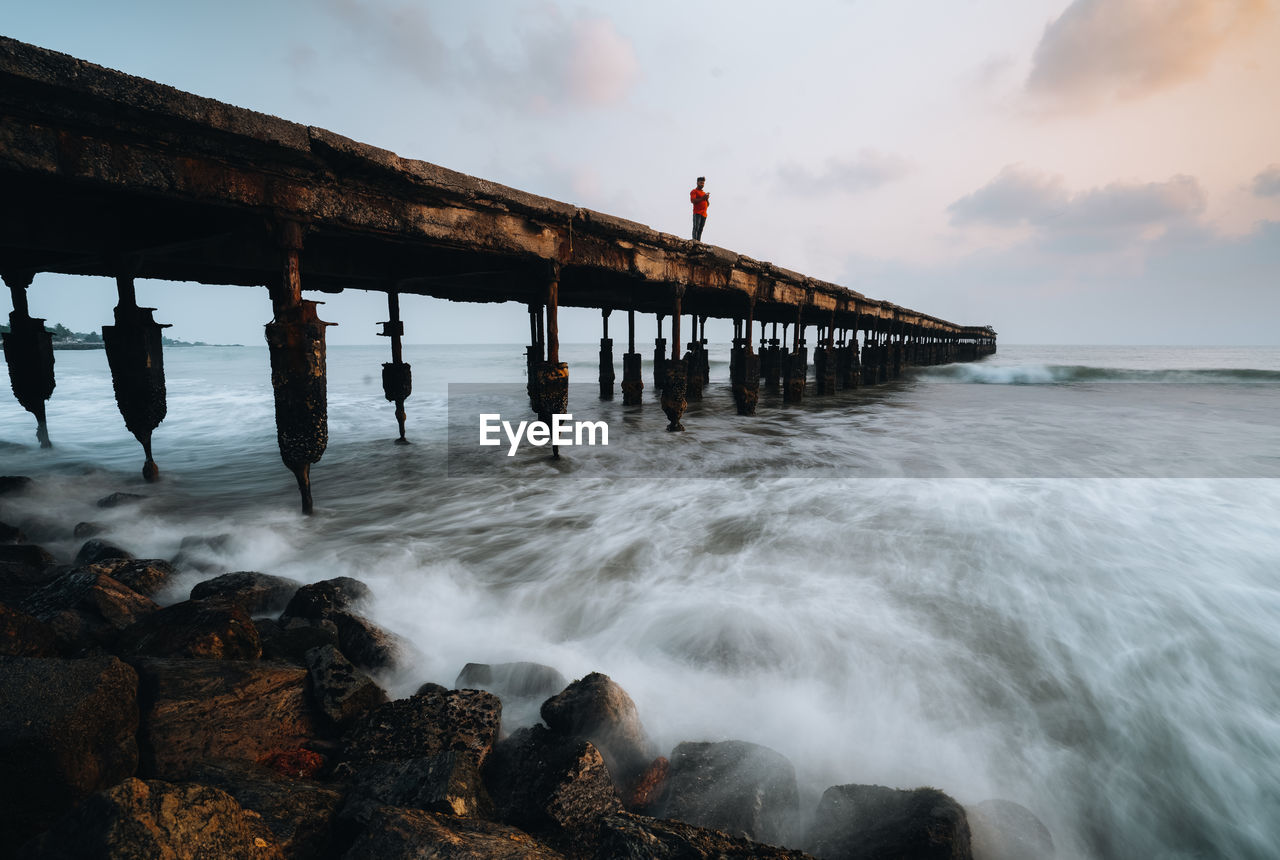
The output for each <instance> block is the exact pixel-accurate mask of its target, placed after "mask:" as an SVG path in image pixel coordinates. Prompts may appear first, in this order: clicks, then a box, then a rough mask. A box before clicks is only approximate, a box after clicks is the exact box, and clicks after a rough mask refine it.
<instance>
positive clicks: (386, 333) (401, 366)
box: [378, 290, 413, 445]
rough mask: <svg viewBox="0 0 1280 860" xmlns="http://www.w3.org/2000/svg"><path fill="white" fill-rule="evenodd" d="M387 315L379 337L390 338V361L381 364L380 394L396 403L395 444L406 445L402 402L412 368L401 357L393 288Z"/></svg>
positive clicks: (400, 325) (397, 298) (401, 328)
mask: <svg viewBox="0 0 1280 860" xmlns="http://www.w3.org/2000/svg"><path fill="white" fill-rule="evenodd" d="M387 315H388V316H390V317H391V319H389V320H387V321H386V322H384V323H382V331H380V332H378V334H379V336H381V337H389V338H391V361H390V362H387V363H384V364H383V365H382V394H383V396H384V397H386V398H387V400H388V401H389V402H392V403H394V404H395V405H396V424H398V425H399V427H400V438H399V439H397V440H396V444H397V445H408V444H409V440H408V439H406V438H405V437H404V422H405V419H406V418H407V417H408V416H407V415H406V414H405V411H404V402H405V401H406V400H408V399H409V395H410V394H412V393H413V368H411V367H410V366H409V365H408V364H407V363H406V362H405V361H404V360H403V359H404V354H403V352H402V348H401V342H400V339H401V338H403V337H404V323H403V322H401V321H400V294H399V293H397V292H396V291H394V290H391V291H389V292H388V293H387Z"/></svg>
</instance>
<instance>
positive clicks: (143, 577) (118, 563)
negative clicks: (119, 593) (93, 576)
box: [87, 558, 176, 597]
mask: <svg viewBox="0 0 1280 860" xmlns="http://www.w3.org/2000/svg"><path fill="white" fill-rule="evenodd" d="M87 568H88V569H89V570H92V571H93V572H94V573H105V574H106V575H107V576H109V577H111V578H112V579H114V580H115V581H116V582H119V583H122V584H123V585H127V586H128V587H129V588H132V589H133V590H134V591H136V592H138V593H139V594H143V595H146V596H147V597H155V596H156V595H157V594H159V593H160V592H161V591H162V590H163V589H164V587H165V586H166V585H168V584H169V583H170V582H172V581H173V577H174V576H175V574H176V571H175V570H174V569H173V565H171V564H169V562H167V561H165V560H164V559H162V558H133V559H125V558H113V559H109V560H107V561H100V562H97V563H96V564H91V565H87Z"/></svg>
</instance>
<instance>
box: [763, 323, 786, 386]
mask: <svg viewBox="0 0 1280 860" xmlns="http://www.w3.org/2000/svg"><path fill="white" fill-rule="evenodd" d="M786 339H787V324H786V323H783V325H782V340H779V339H778V323H777V322H776V321H775V322H774V324H773V337H771V338H770V339H769V346H768V348H767V349H766V350H765V353H764V355H763V356H762V357H761V363H762V364H763V367H762V368H761V373H762V375H763V376H764V384H765V385H767V386H769V388H771V389H773V388H777V387H778V381H779V380H780V379H781V378H782V341H784V340H786Z"/></svg>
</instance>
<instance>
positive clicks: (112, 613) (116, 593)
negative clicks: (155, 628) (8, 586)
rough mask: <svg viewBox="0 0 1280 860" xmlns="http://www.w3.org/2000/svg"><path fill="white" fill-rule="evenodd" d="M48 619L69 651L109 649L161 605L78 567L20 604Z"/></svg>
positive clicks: (61, 643)
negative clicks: (123, 634) (128, 630)
mask: <svg viewBox="0 0 1280 860" xmlns="http://www.w3.org/2000/svg"><path fill="white" fill-rule="evenodd" d="M18 608H19V609H21V610H23V611H24V612H27V613H29V614H30V615H33V616H35V617H36V618H39V619H40V620H41V621H45V622H47V623H48V624H49V625H50V626H51V627H53V630H54V633H55V634H56V635H57V637H58V641H59V647H60V649H61V650H63V651H64V652H65V653H68V654H78V653H87V652H91V651H93V650H94V648H109V647H111V646H112V645H113V643H114V642H115V640H116V637H117V636H118V635H119V632H120V631H121V630H123V629H125V628H126V627H129V626H131V625H132V624H135V623H136V622H137V621H139V620H140V619H142V618H143V617H145V616H146V615H149V614H151V613H152V612H155V611H156V610H157V609H158V608H159V607H158V606H156V603H155V601H153V600H152V599H151V598H149V597H145V596H143V595H141V594H138V592H136V591H134V590H133V589H132V588H128V587H127V586H125V585H124V584H122V583H120V582H117V581H116V580H115V579H113V578H111V577H110V576H107V575H106V574H102V573H94V572H93V571H92V570H89V569H83V568H82V569H78V570H72V571H69V572H67V573H64V574H62V575H60V576H59V577H57V578H56V579H54V580H53V581H52V582H50V583H48V584H47V585H45V586H43V587H42V588H40V589H38V590H37V591H35V592H33V593H32V594H31V595H30V596H29V597H27V598H26V599H25V600H24V601H22V603H21V604H20V605H19V607H18Z"/></svg>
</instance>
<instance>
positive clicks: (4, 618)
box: [0, 603, 58, 657]
mask: <svg viewBox="0 0 1280 860" xmlns="http://www.w3.org/2000/svg"><path fill="white" fill-rule="evenodd" d="M0 655H3V656H5V657H57V656H58V644H57V637H56V636H55V635H54V632H53V628H52V627H50V626H49V625H48V624H45V623H44V622H43V621H40V620H39V619H37V618H34V617H33V616H31V615H28V614H27V613H25V612H22V611H20V610H17V609H14V608H13V607H12V606H9V605H8V604H5V603H0Z"/></svg>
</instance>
